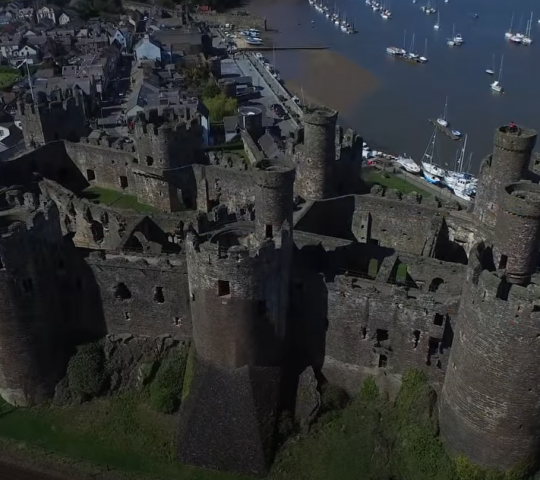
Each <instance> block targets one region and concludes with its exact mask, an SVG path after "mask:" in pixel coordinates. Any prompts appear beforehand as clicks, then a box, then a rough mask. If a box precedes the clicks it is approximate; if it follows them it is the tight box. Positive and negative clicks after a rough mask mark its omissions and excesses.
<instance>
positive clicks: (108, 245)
mask: <svg viewBox="0 0 540 480" xmlns="http://www.w3.org/2000/svg"><path fill="white" fill-rule="evenodd" d="M40 187H41V189H42V191H44V192H46V193H47V194H48V195H49V196H50V197H51V198H52V199H53V200H54V201H55V203H56V205H57V206H58V210H59V213H60V224H61V227H62V231H63V233H64V234H67V233H71V234H72V235H73V238H72V240H73V243H74V244H75V245H76V246H78V247H82V248H90V249H111V250H112V249H115V248H117V246H118V244H119V243H120V241H121V239H122V238H123V236H124V232H125V230H126V225H128V223H129V221H130V220H131V218H132V217H137V216H138V215H136V214H134V213H131V214H130V212H120V211H118V210H115V209H112V208H108V207H106V206H104V205H96V204H94V203H92V202H90V201H88V200H86V199H82V198H78V197H77V196H75V195H74V194H73V193H72V192H70V191H69V190H67V189H65V188H63V187H62V186H60V185H58V184H57V183H55V182H51V181H47V180H44V181H42V182H40ZM139 216H140V215H139Z"/></svg>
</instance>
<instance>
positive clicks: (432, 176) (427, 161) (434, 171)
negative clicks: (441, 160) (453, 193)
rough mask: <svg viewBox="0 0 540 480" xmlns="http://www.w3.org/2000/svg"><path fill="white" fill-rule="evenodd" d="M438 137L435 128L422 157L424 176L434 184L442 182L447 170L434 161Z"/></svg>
mask: <svg viewBox="0 0 540 480" xmlns="http://www.w3.org/2000/svg"><path fill="white" fill-rule="evenodd" d="M436 139H437V128H436V127H435V128H434V129H433V133H432V134H431V139H430V141H429V144H428V146H427V148H426V151H425V152H424V156H423V157H422V173H423V174H424V178H425V179H426V180H427V181H428V182H429V183H433V184H440V183H441V182H442V179H443V178H444V176H445V174H446V171H445V170H444V169H443V168H441V167H439V166H438V165H437V164H436V163H434V162H433V160H434V159H433V156H434V154H435V142H436Z"/></svg>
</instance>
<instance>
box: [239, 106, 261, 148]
mask: <svg viewBox="0 0 540 480" xmlns="http://www.w3.org/2000/svg"><path fill="white" fill-rule="evenodd" d="M262 118H263V112H262V110H261V109H260V108H257V107H240V108H239V109H238V119H239V121H240V124H241V126H242V128H243V129H244V130H246V131H247V132H248V133H249V134H250V135H251V138H253V139H254V140H255V141H256V140H258V139H259V138H261V136H262V134H263V120H262Z"/></svg>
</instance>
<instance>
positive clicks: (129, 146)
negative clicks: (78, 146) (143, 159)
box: [78, 133, 137, 153]
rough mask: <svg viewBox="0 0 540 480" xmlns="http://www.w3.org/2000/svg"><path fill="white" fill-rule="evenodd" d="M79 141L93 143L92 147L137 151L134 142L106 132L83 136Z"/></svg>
mask: <svg viewBox="0 0 540 480" xmlns="http://www.w3.org/2000/svg"><path fill="white" fill-rule="evenodd" d="M78 143H83V144H87V145H91V146H92V147H102V148H106V149H109V150H114V151H118V150H120V151H124V152H132V153H135V152H136V151H137V148H136V145H135V144H134V143H126V142H125V141H124V139H121V138H116V139H114V138H113V137H109V136H108V135H106V134H101V133H99V134H97V135H95V136H90V137H82V138H81V139H80V141H79V142H78Z"/></svg>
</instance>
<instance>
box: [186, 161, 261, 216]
mask: <svg viewBox="0 0 540 480" xmlns="http://www.w3.org/2000/svg"><path fill="white" fill-rule="evenodd" d="M194 172H195V181H196V183H197V208H198V210H200V211H202V212H207V211H209V209H211V208H212V207H213V206H216V205H218V204H222V205H225V206H227V208H228V209H229V210H231V211H234V210H235V209H237V208H239V207H240V208H246V207H248V206H250V205H254V203H255V181H254V178H253V172H252V171H245V170H233V169H232V168H226V167H222V166H218V165H200V166H199V165H197V166H195V168H194Z"/></svg>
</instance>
